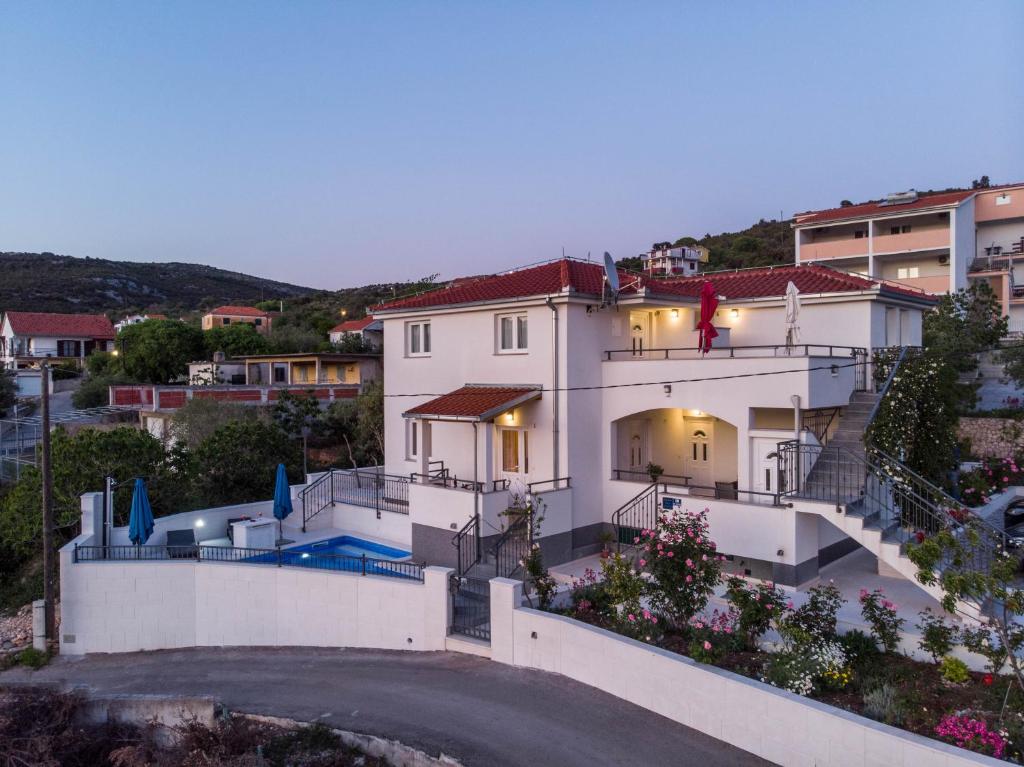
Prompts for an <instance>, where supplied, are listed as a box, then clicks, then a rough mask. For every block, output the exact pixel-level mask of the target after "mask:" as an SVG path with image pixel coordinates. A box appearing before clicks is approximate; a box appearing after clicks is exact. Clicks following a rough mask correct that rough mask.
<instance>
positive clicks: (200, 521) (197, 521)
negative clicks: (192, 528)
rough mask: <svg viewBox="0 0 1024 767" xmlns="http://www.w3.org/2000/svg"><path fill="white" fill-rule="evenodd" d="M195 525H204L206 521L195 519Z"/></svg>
mask: <svg viewBox="0 0 1024 767" xmlns="http://www.w3.org/2000/svg"><path fill="white" fill-rule="evenodd" d="M196 527H206V523H205V522H203V520H201V519H197V520H196Z"/></svg>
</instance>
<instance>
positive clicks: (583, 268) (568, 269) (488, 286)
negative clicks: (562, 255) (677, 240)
mask: <svg viewBox="0 0 1024 767" xmlns="http://www.w3.org/2000/svg"><path fill="white" fill-rule="evenodd" d="M638 279H639V277H638V276H637V275H635V274H631V273H629V272H625V271H623V270H621V269H620V270H619V282H620V284H621V285H623V286H625V287H624V290H623V291H622V292H623V293H635V292H636V288H635V287H630V286H631V284H632V283H634V282H636V281H637V280H638ZM603 284H604V267H603V266H602V265H600V264H595V263H590V262H588V261H574V260H571V259H567V258H566V259H562V260H560V261H551V262H549V263H546V264H541V265H539V266H529V267H526V268H525V269H517V270H515V271H511V272H505V273H503V274H489V275H483V276H480V277H472V278H465V277H464V278H459V279H456V280H453V281H452V282H450V283H449V284H448V285H446V286H444V287H443V288H438V289H437V290H431V291H429V292H427V293H420V294H419V295H415V296H409V297H407V298H399V299H397V300H395V301H388V302H386V303H384V304H381V305H380V307H375V308H376V309H377V310H385V311H391V310H395V309H418V308H421V307H427V306H445V305H450V304H471V303H478V302H482V301H502V300H508V299H513V298H525V297H527V296H544V295H551V294H554V293H561V292H562V291H563V290H570V291H572V292H575V293H582V294H589V295H595V296H597V295H600V294H601V289H602V286H603Z"/></svg>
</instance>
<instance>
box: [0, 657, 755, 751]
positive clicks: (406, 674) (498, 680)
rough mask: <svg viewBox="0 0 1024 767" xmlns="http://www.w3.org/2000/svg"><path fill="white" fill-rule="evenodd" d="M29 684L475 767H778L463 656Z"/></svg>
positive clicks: (250, 666)
mask: <svg viewBox="0 0 1024 767" xmlns="http://www.w3.org/2000/svg"><path fill="white" fill-rule="evenodd" d="M30 680H36V681H41V682H48V683H54V682H59V683H62V684H65V685H74V686H80V685H85V686H88V687H90V688H92V689H94V690H96V691H97V692H103V693H136V694H139V693H142V694H182V695H209V696H213V697H215V698H216V699H218V700H220V701H223V702H224V703H225V704H226V705H227V706H228V707H229V708H230V709H232V710H234V711H242V712H246V713H255V714H266V715H272V716H281V717H287V718H291V719H297V720H301V721H314V720H321V721H324V722H326V723H328V724H330V725H333V726H335V727H338V728H341V729H345V730H353V731H356V732H363V733H369V734H373V735H378V736H381V737H385V738H392V739H397V740H399V741H401V742H403V743H405V744H406V745H408V746H412V747H414V748H417V749H420V750H422V751H425V752H427V753H430V754H433V755H435V756H436V755H437V754H438V753H440V752H444V753H446V754H450V755H451V756H454V757H456V758H458V759H459V760H461V761H462V762H463V763H464V764H465V765H467V766H469V765H481V766H487V767H491V766H496V765H522V766H523V767H545V766H547V765H550V766H551V767H574V766H575V765H579V766H580V767H583V766H584V765H629V766H630V767H639V766H640V765H699V766H700V767H718V766H719V765H764V764H768V762H765V761H763V760H761V759H759V758H757V757H755V756H752V755H751V754H748V753H746V752H744V751H741V750H739V749H737V748H735V747H733V746H731V745H729V744H727V743H723V742H720V741H717V740H714V739H713V738H710V737H708V736H707V735H704V734H702V733H699V732H696V731H695V730H691V729H690V728H688V727H684V726H682V725H680V724H676V723H675V722H672V721H671V720H669V719H666V718H664V717H661V716H659V715H657V714H654V713H651V712H649V711H646V710H644V709H642V708H639V707H637V706H634V705H633V704H631V703H627V702H625V701H622V700H619V699H618V698H615V697H612V696H611V695H608V694H606V693H603V692H601V691H599V690H596V689H594V688H592V687H587V686H586V685H583V684H579V683H578V682H574V681H572V680H570V679H567V678H565V677H562V676H559V675H557V674H547V673H544V672H540V671H533V670H529V669H519V668H514V667H512V666H506V665H503V664H498V663H493V662H491V661H488V660H485V659H482V658H476V657H473V656H469V655H461V654H456V653H443V652H436V653H411V652H410V653H403V652H385V651H379V650H333V649H315V648H274V649H252V648H244V649H220V648H216V649H215V648H198V649H189V650H162V651H156V652H146V653H129V654H124V655H90V656H86V657H84V658H79V659H69V658H58V659H56V660H55V661H54V662H53V663H51V664H50V665H49V666H47V667H46V668H44V669H42V670H40V671H36V672H30V671H28V670H27V669H20V668H19V669H13V670H11V671H7V672H5V673H3V674H0V684H3V683H4V682H12V683H13V682H25V681H30ZM679 694H680V695H685V694H686V691H685V690H680V691H679Z"/></svg>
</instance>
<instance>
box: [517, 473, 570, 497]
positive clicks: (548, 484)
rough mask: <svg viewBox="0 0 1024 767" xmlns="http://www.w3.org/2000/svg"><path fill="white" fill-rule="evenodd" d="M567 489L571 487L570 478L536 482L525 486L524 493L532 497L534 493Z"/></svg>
mask: <svg viewBox="0 0 1024 767" xmlns="http://www.w3.org/2000/svg"><path fill="white" fill-rule="evenodd" d="M568 487H572V478H571V477H559V478H558V479H542V480H539V481H537V482H530V483H528V484H527V485H526V492H528V493H530V494H531V495H533V494H534V493H546V492H548V491H550V490H562V489H564V488H568Z"/></svg>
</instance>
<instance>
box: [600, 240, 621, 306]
mask: <svg viewBox="0 0 1024 767" xmlns="http://www.w3.org/2000/svg"><path fill="white" fill-rule="evenodd" d="M604 279H605V281H606V282H607V283H608V287H609V289H611V291H612V297H613V298H614V297H616V296H618V294H619V270H618V269H616V268H615V262H614V261H613V260H612V256H611V254H610V253H609V252H608V251H605V254H604Z"/></svg>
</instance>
